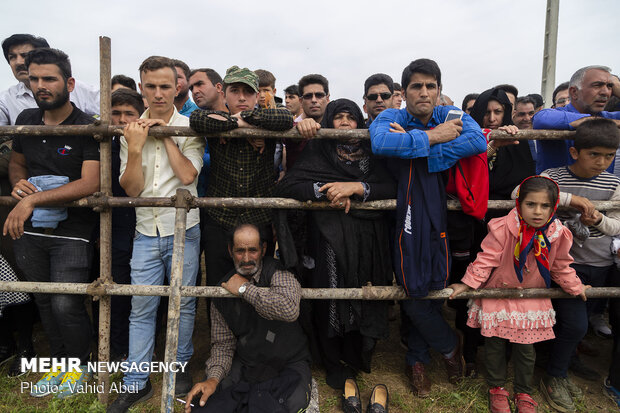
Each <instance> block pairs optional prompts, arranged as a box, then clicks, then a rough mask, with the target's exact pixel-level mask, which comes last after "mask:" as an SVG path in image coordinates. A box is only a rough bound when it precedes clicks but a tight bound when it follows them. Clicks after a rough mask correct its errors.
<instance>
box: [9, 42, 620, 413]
mask: <svg viewBox="0 0 620 413" xmlns="http://www.w3.org/2000/svg"><path fill="white" fill-rule="evenodd" d="M2 49H3V53H4V56H5V58H6V60H7V62H8V63H9V65H10V67H11V69H12V71H13V74H14V76H15V78H16V80H17V84H16V85H14V86H12V87H10V88H9V89H7V90H6V91H3V92H1V93H0V125H86V124H90V123H93V122H94V121H95V117H96V116H97V114H98V112H99V91H98V90H97V89H95V88H91V87H89V86H88V85H85V84H83V83H81V82H79V81H77V80H75V79H74V78H73V76H72V71H71V65H70V61H69V57H68V56H67V55H66V54H65V53H64V52H62V51H60V50H58V49H54V48H50V46H49V44H48V43H47V41H46V40H45V39H43V38H41V37H36V36H33V35H28V34H15V35H12V36H10V37H8V38H6V39H5V40H4V41H3V42H2ZM138 72H139V82H138V87H136V82H135V80H133V79H132V78H130V77H128V76H125V75H116V76H114V77H113V78H112V82H111V83H112V84H111V89H112V102H111V106H112V108H111V109H112V111H111V121H112V124H114V125H118V126H121V127H122V128H123V134H122V136H115V137H113V138H112V190H113V195H114V196H118V197H123V196H129V197H170V196H172V195H174V194H175V193H176V190H177V189H179V188H184V189H186V190H188V191H189V192H190V193H191V194H192V195H194V196H200V197H218V198H219V197H246V198H263V197H273V196H277V197H286V198H294V199H297V200H301V201H326V202H328V204H329V206H330V208H329V209H317V210H307V211H302V210H286V209H278V210H270V209H260V208H224V207H222V208H209V209H192V210H190V211H189V212H188V214H187V222H186V232H185V251H184V255H183V274H182V284H183V285H185V286H191V285H201V284H202V280H203V278H204V280H205V284H206V285H209V286H222V287H224V288H225V289H226V290H227V291H228V292H230V293H231V294H233V295H235V296H237V297H238V299H225V298H217V299H210V300H209V301H208V303H207V316H208V319H209V320H210V333H211V351H210V354H209V357H208V360H207V362H206V369H205V380H204V381H200V382H198V383H196V384H194V383H193V381H192V377H191V375H190V373H189V371H188V370H187V369H185V370H184V371H181V372H178V373H177V374H176V380H175V394H176V395H177V396H181V397H182V396H186V398H187V404H186V411H187V412H190V411H195V412H225V411H226V412H227V411H230V412H234V411H245V410H243V409H246V408H247V407H248V406H260V408H262V409H264V410H265V411H273V412H299V411H304V409H305V408H306V407H307V405H308V403H309V399H310V393H311V379H312V377H311V370H310V367H311V363H315V364H316V365H320V366H322V367H323V368H324V370H325V377H326V383H327V384H328V385H329V386H330V387H332V388H334V389H338V390H341V391H342V400H341V401H342V409H343V411H345V412H347V413H348V412H359V413H361V411H362V400H361V398H360V392H359V389H358V385H357V382H356V377H357V376H358V374H359V373H360V372H370V371H371V366H372V358H373V353H374V350H375V348H376V344H377V341H378V340H381V339H385V338H387V337H388V335H389V328H388V327H389V323H388V320H389V319H390V318H391V317H392V315H393V314H395V313H396V312H397V311H398V310H397V308H398V307H397V305H396V304H395V303H391V302H389V301H363V300H313V301H312V302H310V301H302V300H301V288H302V287H311V288H359V287H362V286H366V285H372V286H387V285H392V284H393V283H394V282H396V283H397V284H398V285H400V286H402V287H403V289H404V291H405V292H406V294H407V295H408V296H409V297H411V298H413V299H410V300H404V301H401V302H400V303H399V307H400V319H401V326H400V342H401V343H402V345H403V346H405V347H406V348H407V352H406V357H405V363H404V367H405V372H406V376H407V377H408V380H409V385H410V388H411V391H412V392H413V393H414V395H416V396H418V397H428V396H429V395H430V393H431V386H432V384H431V381H430V379H429V374H428V372H427V369H428V365H429V362H430V360H431V354H430V350H431V349H434V350H435V351H436V352H438V353H439V354H440V355H441V356H442V358H443V360H444V362H445V367H446V371H447V378H448V380H449V382H450V383H453V384H456V383H458V382H459V381H461V380H466V379H467V378H472V377H476V376H477V375H478V374H479V372H480V371H485V372H486V373H485V376H486V380H487V382H488V385H489V392H488V397H489V409H490V411H492V412H510V411H511V400H512V403H514V406H515V408H516V409H517V410H518V411H519V412H532V411H536V408H537V402H536V401H535V400H534V399H533V398H532V394H533V392H534V389H535V386H534V383H533V376H534V367H535V365H538V366H540V367H541V368H543V369H544V370H545V373H544V375H543V377H542V379H541V381H540V383H539V389H540V393H541V394H542V396H543V397H544V399H545V400H546V402H548V403H549V405H551V406H552V407H553V408H554V409H556V410H558V411H561V412H566V411H574V410H575V401H576V400H578V399H580V398H581V397H583V391H582V389H580V388H579V386H577V385H576V384H575V383H574V382H573V381H572V380H571V378H570V375H569V374H568V372H569V370H570V371H571V372H572V373H571V374H576V375H579V376H581V377H585V378H587V379H589V380H599V379H600V380H603V388H602V389H603V391H604V392H605V393H606V394H607V395H609V396H610V397H612V399H614V401H615V403H617V404H618V406H619V407H620V303H619V302H618V301H619V300H618V299H610V300H607V299H589V300H587V301H586V290H587V289H588V288H590V287H603V286H615V287H619V286H620V271H619V270H618V267H617V264H616V263H617V262H620V259H619V258H618V257H620V254H619V253H618V250H620V211H619V210H610V211H607V212H606V211H599V210H597V208H596V207H595V205H594V204H593V203H592V202H591V201H593V200H597V201H598V200H601V201H603V200H610V201H618V200H620V168H615V167H614V166H615V161H616V157H617V154H618V153H620V151H619V150H618V148H619V146H620V129H619V128H620V106H619V105H618V102H619V101H620V80H619V79H618V77H617V76H615V75H613V74H611V69H609V68H608V67H605V66H588V67H584V68H582V69H579V70H577V71H576V72H575V74H574V75H573V76H572V77H571V79H570V81H569V82H566V83H562V84H561V85H559V86H558V87H557V88H556V90H555V91H554V93H553V106H552V108H550V109H543V107H544V102H543V99H542V96H540V95H537V94H530V95H519V92H518V90H517V88H516V87H515V86H512V85H509V84H505V85H498V86H496V87H493V88H490V89H488V90H486V91H483V92H482V93H479V94H478V93H472V94H469V95H467V96H466V97H465V99H464V100H463V103H462V105H461V108H460V109H459V108H458V107H456V106H454V105H453V102H452V100H451V99H450V98H449V97H448V96H447V95H445V94H443V90H442V79H441V70H440V68H439V66H438V65H437V63H436V62H434V61H433V60H430V59H417V60H414V61H412V62H411V63H410V64H408V65H407V66H406V67H405V68H404V70H403V72H402V76H401V79H400V81H401V83H400V84H399V83H396V82H394V81H393V79H392V77H390V76H389V75H387V74H383V73H376V74H373V75H371V76H369V77H368V78H367V80H366V81H365V83H364V85H363V98H364V105H363V108H362V109H363V112H365V113H366V116H364V113H363V112H362V109H360V108H359V107H358V106H357V104H356V103H355V102H353V101H352V100H349V99H345V98H339V99H335V100H331V99H330V93H329V82H328V80H327V79H326V78H325V77H324V76H322V75H320V74H307V75H304V76H302V77H301V78H300V80H299V82H298V84H296V85H291V86H288V87H287V88H286V89H284V95H285V98H284V100H282V99H279V98H278V97H277V96H276V91H277V90H276V78H275V76H274V75H273V74H272V73H271V72H269V71H268V70H264V69H258V70H254V71H252V70H249V69H248V68H245V67H239V66H232V67H230V68H229V69H228V70H227V71H226V73H225V75H224V77H223V78H222V77H221V76H220V74H218V73H217V72H216V71H215V70H213V69H210V68H197V69H190V68H189V67H188V66H187V64H185V63H184V62H182V61H180V60H176V59H171V58H168V57H162V56H151V57H148V58H146V59H145V60H144V61H143V62H142V64H141V65H140V66H139V68H138ZM138 88H139V89H138ZM138 90H139V92H138ZM190 92H191V96H190ZM401 106H404V108H402V109H401ZM153 126H190V127H191V128H192V129H193V130H194V131H195V132H197V134H198V135H208V136H209V137H208V138H206V139H205V138H202V137H196V136H191V137H180V136H169V137H157V138H156V137H153V136H149V129H150V128H151V127H153ZM238 128H261V129H264V130H267V131H287V130H289V129H291V128H295V129H296V130H297V131H298V132H299V134H300V135H301V136H302V137H303V138H305V139H301V140H300V139H273V138H271V139H265V138H257V137H252V138H236V139H233V138H230V139H226V138H220V137H212V136H214V135H213V133H217V132H225V131H229V130H233V129H238ZM325 128H329V129H339V130H356V129H368V130H369V133H370V140H365V139H358V138H347V139H339V140H333V139H314V138H315V137H316V136H317V135H318V133H319V131H320V130H321V129H325ZM524 129H560V130H575V131H576V132H575V135H574V139H573V140H544V139H541V140H524V139H518V137H519V136H518V132H519V131H520V130H524ZM493 130H500V131H504V132H506V133H508V134H512V135H515V140H505V139H502V140H499V139H496V140H494V139H493V138H492V137H493V134H490V132H491V131H493ZM0 144H1V145H0V160H1V161H0V166H2V167H1V168H0V174H1V178H2V179H1V183H2V194H3V195H8V194H10V195H11V196H12V197H13V198H15V199H16V200H17V201H18V202H17V204H16V205H15V206H14V207H13V208H8V207H3V210H2V219H3V221H4V222H3V235H4V237H3V238H2V243H1V255H0V279H1V280H3V281H4V280H7V281H15V280H25V281H34V282H39V283H43V282H65V283H88V282H90V281H92V280H93V279H95V278H96V277H97V266H96V265H93V262H96V257H97V239H98V236H99V235H98V225H97V223H98V217H97V214H96V213H95V212H93V211H91V210H89V209H86V208H71V207H69V208H65V207H56V206H49V205H50V204H56V205H57V204H59V203H60V204H62V203H66V202H69V201H73V200H76V199H80V198H82V197H85V196H88V195H91V194H93V193H94V192H97V191H98V190H99V179H100V177H99V151H98V143H97V142H96V141H95V139H94V138H93V137H92V136H62V135H52V134H50V135H37V136H24V135H16V136H9V137H5V138H3V139H2V142H0ZM394 198H396V200H397V204H396V210H395V211H377V210H372V209H359V208H352V204H353V203H354V202H357V203H364V202H368V201H373V200H381V199H394ZM448 199H457V200H459V201H460V203H461V206H462V210H459V211H448V210H447V207H446V204H447V202H446V201H447V200H448ZM489 199H491V200H510V199H514V200H516V207H515V208H513V209H512V210H511V211H510V212H508V214H506V211H500V210H488V208H487V201H488V200H489ZM558 207H562V209H559V210H558ZM174 221H175V212H174V208H162V207H140V208H135V209H133V208H114V210H113V220H112V276H113V279H114V281H115V282H116V283H119V284H137V285H163V284H165V283H167V282H169V279H170V275H171V266H172V251H173V241H174V239H173V238H174V236H173V234H174ZM202 256H204V260H205V261H204V264H205V265H204V268H205V272H206V273H205V274H202V269H201V265H200V262H201V257H202ZM446 287H450V288H452V289H453V291H454V292H453V294H452V295H451V296H450V300H449V301H448V305H450V306H452V307H454V309H455V310H456V319H455V326H456V329H454V328H452V327H451V325H450V324H449V323H448V322H447V321H446V319H445V318H444V315H443V314H442V311H441V310H442V306H443V305H444V302H443V301H442V300H418V299H416V298H421V297H424V296H426V295H428V293H429V292H431V291H434V290H440V289H443V288H446ZM550 287H560V288H562V289H563V290H564V291H566V292H567V293H569V294H571V295H573V296H576V297H579V298H580V299H553V300H551V299H548V298H536V299H491V298H484V299H477V300H470V301H469V302H467V301H466V300H464V299H457V300H454V298H458V296H459V294H461V293H462V292H464V291H467V290H469V289H480V288H550ZM32 296H33V298H34V300H32V299H31V295H30V294H24V293H5V292H4V293H2V292H0V332H1V334H0V362H4V361H9V360H12V363H11V364H10V367H9V368H8V374H9V375H10V376H19V375H22V374H24V373H25V372H23V371H21V369H20V362H19V361H20V360H21V358H23V357H25V358H32V357H35V356H36V353H35V350H34V346H33V343H32V332H33V324H34V323H35V321H36V318H37V317H39V318H40V320H41V322H42V326H43V328H44V330H45V333H46V336H47V340H48V342H49V348H50V354H49V356H51V357H56V358H62V357H74V358H79V359H80V364H81V365H82V366H83V367H84V368H82V371H81V372H77V371H71V372H67V371H62V370H61V369H56V370H54V371H52V372H49V373H46V374H45V375H43V377H42V378H41V379H40V380H39V382H38V383H37V385H35V386H33V388H32V390H31V395H32V396H34V397H43V396H47V395H49V394H50V393H51V392H52V391H51V390H50V389H52V388H54V387H57V389H58V391H55V392H54V393H55V397H59V398H65V397H71V396H73V395H75V394H77V393H78V392H79V391H80V390H79V389H80V386H84V385H85V384H86V383H88V382H89V381H90V380H92V373H91V372H89V371H88V369H87V368H86V365H87V362H88V361H89V360H90V359H91V357H92V354H91V350H92V343H91V342H92V341H93V323H92V320H91V318H90V316H89V313H88V312H87V309H86V306H85V301H84V297H83V296H80V295H71V294H40V293H35V294H33V295H32ZM161 302H163V300H160V297H157V296H133V297H123V296H114V297H113V298H112V315H111V359H112V360H125V361H127V362H128V363H133V364H135V365H139V364H141V363H146V362H150V361H151V360H152V359H153V353H154V349H155V343H156V337H157V332H158V330H159V329H160V327H161V319H162V311H161V308H162V307H164V306H162V305H161ZM35 305H36V306H35ZM196 308H197V307H196V298H194V297H182V298H181V312H180V319H179V336H178V337H179V340H178V348H177V361H178V362H189V361H190V359H191V358H192V355H193V353H194V349H193V344H192V336H193V331H194V325H195V317H196ZM37 309H38V311H37ZM37 313H38V314H37ZM607 314H608V316H607ZM607 319H609V323H610V324H611V326H610V325H609V324H608V322H607ZM588 328H591V329H592V331H593V332H594V333H596V334H598V335H600V336H603V337H606V338H609V339H613V349H612V355H611V359H612V362H611V365H610V368H609V375H608V377H606V378H604V379H603V378H602V377H600V376H599V373H598V372H596V371H595V370H593V369H591V368H590V367H589V366H588V365H587V364H586V363H585V362H584V361H583V360H582V359H581V357H580V354H593V353H595V352H597V349H595V348H592V347H591V346H589V345H588V342H587V341H584V340H583V339H584V336H585V335H586V333H587V331H588ZM508 344H510V345H508ZM482 345H483V346H484V357H483V361H484V367H485V368H484V369H481V368H480V366H479V365H478V362H477V360H478V349H479V347H481V346H482ZM46 356H48V355H46ZM509 359H511V360H512V362H513V364H514V375H515V378H514V392H513V397H512V398H511V397H510V393H509V391H508V390H507V389H506V388H505V383H506V380H507V362H508V360H509ZM149 376H150V375H149V372H146V371H139V370H130V371H128V372H127V373H126V374H125V375H124V377H123V382H124V384H125V385H126V386H125V389H126V390H125V391H124V392H121V393H120V394H119V395H118V397H117V398H116V399H115V400H114V401H113V403H112V404H111V405H110V406H109V407H108V412H126V411H127V410H128V409H129V408H130V407H132V406H134V405H136V404H137V403H140V402H142V401H145V400H147V399H149V398H150V397H151V396H152V395H153V386H152V384H151V381H150V378H149ZM192 401H193V404H191V403H190V402H192ZM388 404H389V392H388V389H387V387H386V386H385V385H384V384H381V383H377V384H376V386H375V387H374V388H373V390H372V393H371V397H370V400H369V401H368V407H367V411H368V412H373V413H380V412H387V411H388Z"/></svg>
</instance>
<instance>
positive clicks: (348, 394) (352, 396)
mask: <svg viewBox="0 0 620 413" xmlns="http://www.w3.org/2000/svg"><path fill="white" fill-rule="evenodd" d="M342 411H343V412H344V413H362V401H361V400H360V390H359V388H358V387H357V383H356V382H355V379H353V378H349V379H346V380H345V381H344V392H343V394H342Z"/></svg>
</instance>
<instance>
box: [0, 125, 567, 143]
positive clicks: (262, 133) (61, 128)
mask: <svg viewBox="0 0 620 413" xmlns="http://www.w3.org/2000/svg"><path fill="white" fill-rule="evenodd" d="M122 134H123V128H121V127H119V126H112V125H110V126H108V125H102V124H98V123H95V124H92V125H57V126H44V125H37V126H31V125H11V126H0V136H5V135H6V136H10V135H29V136H45V135H90V136H95V137H96V138H98V139H102V138H103V137H109V136H120V135H122ZM574 135H575V132H572V131H561V130H543V129H537V130H534V129H528V130H525V129H524V130H520V131H519V132H518V133H517V134H516V135H510V134H509V133H506V132H503V131H499V130H495V131H492V132H491V133H490V134H489V139H497V140H514V139H531V140H557V139H574ZM149 136H153V137H162V136H206V137H221V138H226V139H228V138H235V139H238V138H274V139H282V138H289V139H305V138H303V137H302V136H301V135H300V134H299V132H297V129H295V128H293V129H290V130H288V131H284V132H273V131H268V130H265V129H252V128H241V129H235V130H232V131H229V132H218V133H211V134H199V133H196V132H195V131H194V130H193V129H192V128H190V127H189V126H185V127H182V126H154V127H152V128H150V129H149ZM352 138H354V139H370V134H369V132H368V130H367V129H354V130H339V129H320V130H319V131H318V134H317V136H316V137H314V138H312V139H352Z"/></svg>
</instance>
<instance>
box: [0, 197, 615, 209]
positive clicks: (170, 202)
mask: <svg viewBox="0 0 620 413" xmlns="http://www.w3.org/2000/svg"><path fill="white" fill-rule="evenodd" d="M15 204H17V200H16V199H15V198H13V197H10V196H0V205H15ZM188 204H189V205H190V208H249V209H254V208H265V209H315V210H316V209H332V207H331V206H330V203H329V202H324V201H321V202H314V201H297V200H295V199H290V198H199V197H192V199H191V200H190V201H189V202H188ZM592 204H593V205H594V206H595V207H596V209H598V210H599V211H609V210H612V209H620V201H592ZM488 205H489V209H493V210H507V209H512V208H514V206H515V202H514V201H501V200H500V201H493V200H491V201H489V203H488ZM49 206H68V207H80V208H95V209H97V208H106V207H111V208H123V207H129V208H137V207H153V206H156V207H170V208H174V206H175V198H174V196H173V197H170V198H131V197H106V196H103V195H100V194H95V195H92V196H89V197H86V198H82V199H78V200H77V201H73V202H67V203H64V204H49ZM447 206H448V210H451V211H458V210H460V209H461V204H460V203H459V201H455V200H450V201H448V202H447ZM351 208H352V209H365V210H393V209H396V200H395V199H383V200H379V201H369V202H356V201H354V202H352V203H351Z"/></svg>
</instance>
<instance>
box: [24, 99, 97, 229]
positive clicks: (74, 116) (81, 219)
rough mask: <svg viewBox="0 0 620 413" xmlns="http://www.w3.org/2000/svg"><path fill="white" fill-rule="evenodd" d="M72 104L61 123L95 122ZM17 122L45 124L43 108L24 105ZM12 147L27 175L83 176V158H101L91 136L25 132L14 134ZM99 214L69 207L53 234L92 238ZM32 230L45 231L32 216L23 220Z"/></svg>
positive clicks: (25, 225)
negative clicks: (34, 226) (23, 160)
mask: <svg viewBox="0 0 620 413" xmlns="http://www.w3.org/2000/svg"><path fill="white" fill-rule="evenodd" d="M72 105H73V104H72ZM94 120H95V119H94V118H93V117H92V116H89V115H87V114H86V113H84V112H82V111H81V110H79V109H78V108H76V107H75V105H73V112H71V114H70V115H69V117H68V118H67V119H65V120H64V121H63V122H62V123H61V125H88V124H91V123H93V122H94ZM15 124H16V125H44V123H43V111H42V110H41V109H39V108H35V109H25V110H24V111H23V112H22V113H20V114H19V116H18V117H17V119H16V121H15ZM13 150H14V151H15V152H17V153H21V154H23V155H24V157H25V158H26V166H27V168H28V176H29V177H32V176H39V175H58V176H67V177H68V178H69V181H75V180H78V179H80V178H81V177H82V163H83V162H84V161H99V143H97V141H96V140H95V139H94V138H93V137H92V136H24V135H18V136H15V137H14V138H13ZM97 215H98V214H96V213H95V212H93V211H92V210H91V209H90V208H69V209H68V218H67V219H66V220H64V221H61V222H59V223H58V227H57V228H56V229H55V230H54V231H53V235H59V236H66V237H78V238H84V239H87V240H89V239H90V238H91V236H92V233H93V229H94V227H95V226H96V225H97V222H98V220H97ZM24 229H25V230H26V231H30V232H43V231H44V230H43V229H42V228H33V227H32V223H31V222H30V219H28V220H27V221H26V222H25V223H24Z"/></svg>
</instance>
